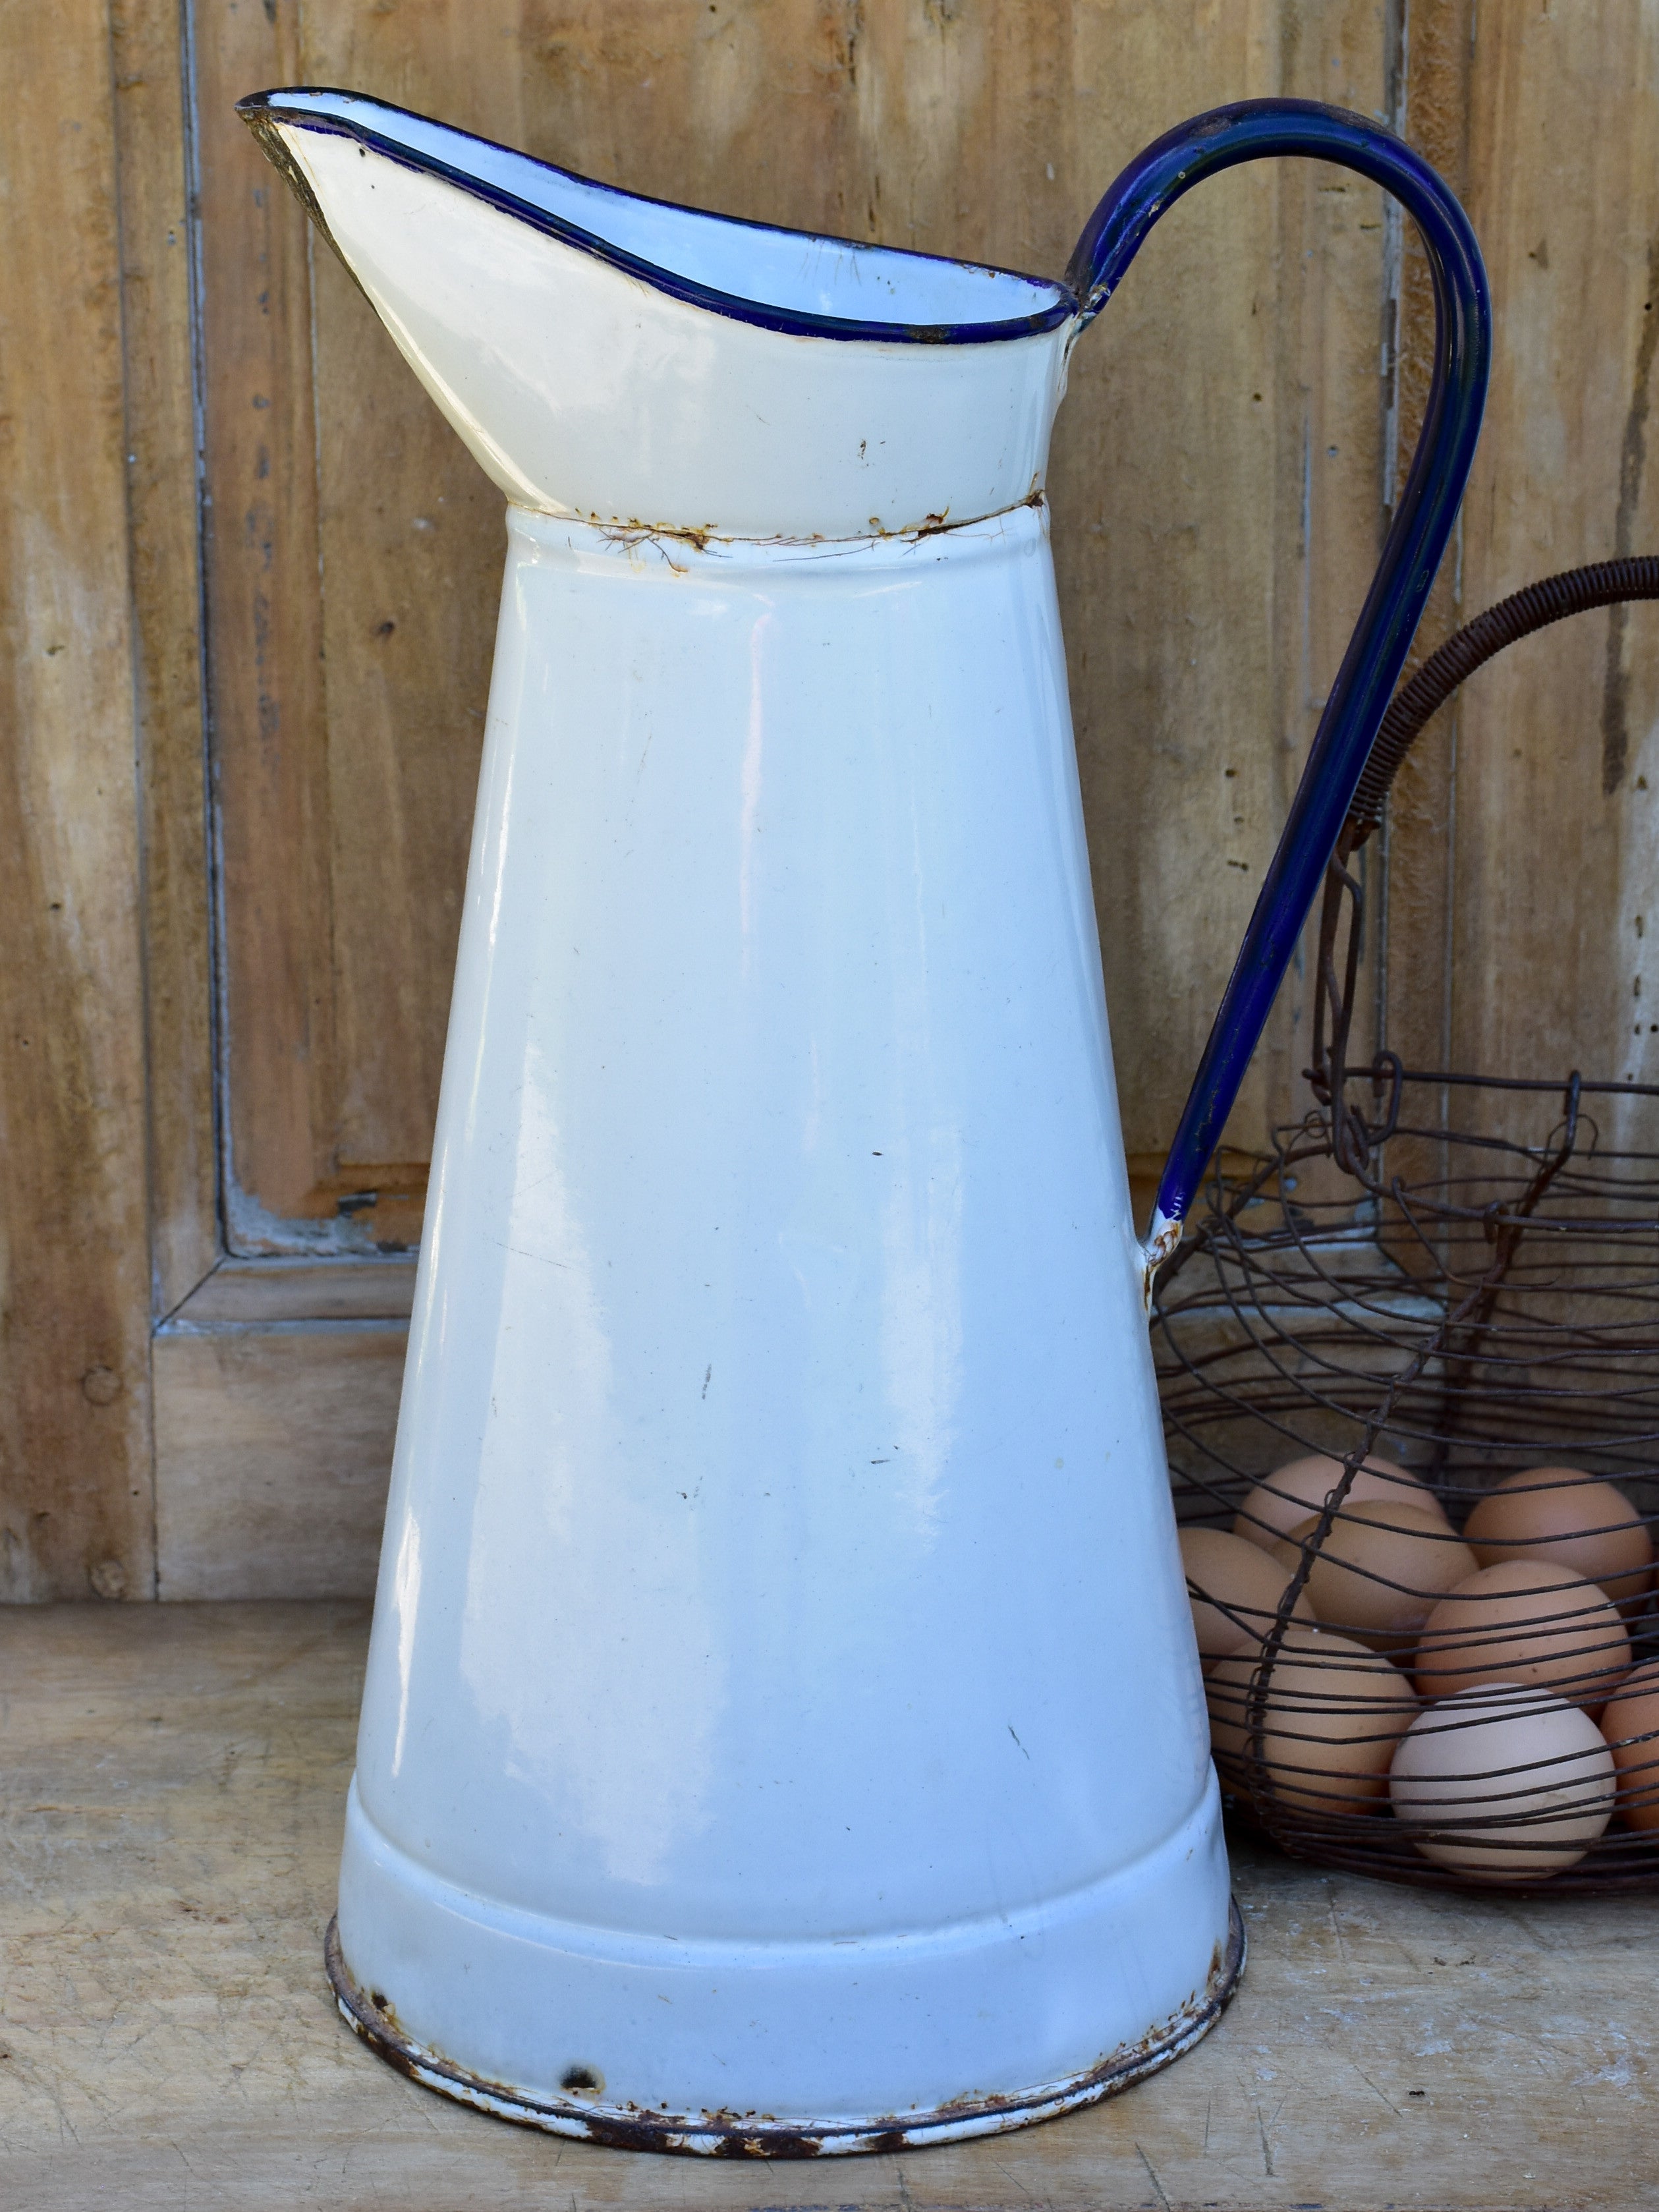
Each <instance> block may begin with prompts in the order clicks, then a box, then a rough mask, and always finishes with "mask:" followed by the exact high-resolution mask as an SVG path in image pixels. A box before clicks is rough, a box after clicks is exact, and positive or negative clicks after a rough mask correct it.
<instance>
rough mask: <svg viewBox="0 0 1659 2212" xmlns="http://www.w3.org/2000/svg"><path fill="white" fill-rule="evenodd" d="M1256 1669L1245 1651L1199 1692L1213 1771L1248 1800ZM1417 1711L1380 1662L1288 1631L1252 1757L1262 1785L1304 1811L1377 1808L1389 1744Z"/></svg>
mask: <svg viewBox="0 0 1659 2212" xmlns="http://www.w3.org/2000/svg"><path fill="white" fill-rule="evenodd" d="M1257 1664H1258V1662H1256V1661H1255V1659H1254V1658H1253V1657H1251V1656H1249V1654H1245V1653H1240V1654H1237V1655H1236V1656H1233V1657H1232V1658H1230V1659H1219V1660H1218V1661H1217V1662H1216V1663H1215V1666H1214V1667H1213V1668H1212V1669H1211V1673H1210V1678H1209V1680H1208V1681H1207V1683H1206V1685H1205V1696H1206V1700H1207V1702H1208V1704H1209V1708H1210V1742H1211V1745H1212V1747H1213V1749H1214V1752H1215V1755H1216V1765H1217V1766H1218V1768H1219V1769H1220V1771H1221V1773H1222V1776H1223V1778H1224V1779H1225V1780H1226V1781H1228V1782H1229V1783H1231V1784H1232V1785H1233V1786H1234V1787H1236V1788H1238V1789H1240V1790H1243V1791H1244V1792H1245V1793H1246V1794H1248V1795H1249V1796H1255V1795H1257V1794H1258V1793H1260V1792H1261V1790H1262V1788H1263V1786H1264V1778H1263V1777H1262V1774H1261V1768H1259V1767H1257V1766H1256V1765H1255V1762H1254V1761H1253V1760H1252V1759H1250V1756H1249V1732H1248V1728H1247V1721H1248V1718H1249V1708H1248V1702H1247V1701H1248V1699H1249V1692H1250V1683H1251V1680H1252V1677H1253V1676H1254V1674H1255V1672H1256V1670H1257ZM1416 1711H1417V1699H1415V1698H1414V1697H1413V1695H1412V1692H1411V1685H1410V1684H1409V1683H1408V1682H1407V1680H1406V1678H1405V1676H1404V1675H1403V1674H1401V1672H1400V1669H1399V1668H1397V1667H1391V1666H1390V1665H1389V1662H1388V1661H1387V1660H1386V1659H1379V1658H1378V1657H1377V1656H1376V1653H1375V1652H1371V1651H1367V1650H1365V1648H1364V1645H1363V1644H1355V1643H1353V1642H1352V1641H1351V1640H1350V1639H1349V1638H1347V1637H1346V1636H1328V1635H1327V1634H1326V1633H1325V1632H1323V1630H1322V1629H1300V1628H1299V1629H1297V1630H1294V1631H1293V1632H1291V1635H1290V1636H1289V1637H1287V1638H1286V1639H1285V1644H1284V1645H1283V1646H1282V1648H1281V1649H1280V1650H1279V1656H1278V1657H1277V1658H1276V1659H1275V1660H1274V1662H1273V1669H1272V1672H1271V1674H1269V1676H1268V1680H1267V1703H1266V1705H1265V1707H1264V1708H1263V1712H1262V1730H1261V1743H1260V1748H1259V1751H1258V1753H1257V1754H1256V1756H1257V1757H1258V1758H1259V1759H1260V1760H1261V1765H1262V1766H1265V1767H1266V1769H1267V1775H1266V1778H1265V1779H1266V1784H1267V1786H1269V1787H1270V1788H1271V1790H1272V1791H1273V1796H1275V1797H1277V1798H1279V1800H1280V1801H1282V1802H1285V1803H1288V1804H1291V1805H1293V1806H1295V1807H1296V1808H1297V1811H1298V1812H1302V1813H1328V1814H1335V1813H1344V1814H1346V1813H1364V1812H1370V1811H1375V1810H1376V1809H1378V1801H1379V1800H1380V1799H1381V1798H1382V1797H1383V1795H1384V1793H1385V1792H1386V1790H1387V1789H1388V1772H1389V1760H1390V1759H1392V1757H1393V1756H1394V1748H1395V1744H1396V1743H1397V1742H1398V1741H1399V1740H1400V1738H1401V1736H1402V1735H1404V1734H1405V1732H1406V1729H1407V1728H1408V1727H1409V1726H1410V1725H1411V1721H1412V1717H1413V1714H1414V1713H1415V1712H1416Z"/></svg>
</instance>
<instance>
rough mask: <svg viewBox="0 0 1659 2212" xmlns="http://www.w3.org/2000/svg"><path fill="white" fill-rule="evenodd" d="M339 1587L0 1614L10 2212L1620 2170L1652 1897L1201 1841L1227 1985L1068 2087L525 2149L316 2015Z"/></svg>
mask: <svg viewBox="0 0 1659 2212" xmlns="http://www.w3.org/2000/svg"><path fill="white" fill-rule="evenodd" d="M365 1626H366V1624H365V1620H364V1614H363V1611H362V1608H357V1607H341V1606H312V1607H293V1606H241V1607H232V1606H170V1607H154V1608H146V1609H143V1610H141V1609H139V1608H137V1607H128V1608H124V1609H115V1608H109V1609H106V1610H101V1611H100V1610H97V1609H94V1608H90V1607H62V1608H58V1609H52V1610H37V1611H33V1612H30V1613H23V1614H13V1615H11V1616H10V1617H9V1618H7V1617H4V1616H0V1673H3V1676H4V1679H5V1681H6V1685H7V1695H6V1698H5V1700H4V1703H3V1706H0V1768H3V1771H4V1774H5V1778H6V1779H5V1784H4V1791H3V1797H0V1832H3V1837H4V1852H3V1859H0V1865H3V1875H0V1881H3V1884H4V1897H5V1911H4V1914H3V1918H0V1990H3V1993H4V1994H3V1996H0V2027H3V2048H4V2050H5V2052H6V2057H5V2059H4V2061H3V2063H0V2197H3V2198H4V2200H5V2202H6V2203H8V2204H9V2205H15V2206H18V2207H19V2208H27V2212H104V2208H108V2212H179V2208H180V2207H184V2208H186V2212H292V2208H294V2207H295V2206H299V2205H309V2204H313V2203H314V2204H319V2205H320V2204H328V2205H331V2206H335V2207H337V2208H339V2212H356V2208H362V2212H368V2208H369V2207H372V2206H381V2205H388V2204H396V2205H397V2206H398V2207H399V2208H400V2209H401V2212H456V2208H457V2207H460V2206H465V2207H466V2208H467V2212H497V2208H500V2212H508V2208H511V2212H531V2208H532V2207H533V2208H537V2212H541V2208H544V2207H548V2206H558V2207H565V2208H573V2212H599V2208H601V2207H605V2208H611V2207H621V2206H627V2207H629V2208H632V2212H645V2208H648V2207H663V2208H674V2212H702V2208H708V2212H714V2208H717V2207H718V2208H721V2212H735V2208H740V2207H745V2206H749V2207H756V2208H760V2207H763V2206H793V2207H799V2208H802V2212H805V2208H807V2207H822V2206H824V2205H841V2206H846V2207H853V2206H856V2207H859V2208H865V2207H868V2208H870V2212H877V2208H880V2212H932V2208H934V2207H939V2208H941V2212H942V2209H943V2208H945V2207H950V2208H951V2212H968V2208H970V2207H971V2208H981V2212H990V2208H997V2212H1001V2209H1002V2208H1005V2207H1006V2208H1014V2207H1021V2208H1029V2207H1030V2206H1033V2205H1037V2206H1051V2207H1065V2208H1073V2207H1075V2208H1078V2212H1083V2208H1085V2207H1087V2208H1095V2207H1101V2208H1112V2207H1129V2206H1136V2207H1147V2208H1150V2212H1174V2208H1176V2207H1178V2206H1180V2207H1198V2206H1208V2207H1211V2208H1214V2212H1256V2209H1257V2208H1260V2212H1268V2208H1273V2212H1290V2208H1300V2212H1306V2208H1308V2207H1310V2206H1313V2205H1317V2206H1319V2207H1321V2208H1322V2212H1376V2208H1378V2207H1380V2206H1383V2205H1394V2206H1399V2207H1420V2208H1426V2207H1438V2208H1441V2212H1474V2208H1480V2209H1481V2212H1500V2208H1501V2212H1523V2208H1526V2209H1527V2212H1530V2208H1541V2207H1545V2206H1551V2205H1553V2206H1560V2205H1571V2206H1573V2207H1575V2208H1578V2212H1601V2208H1609V2212H1611V2208H1617V2212H1626V2208H1628V2207H1630V2206H1632V2205H1644V2204H1649V2203H1651V2202H1652V2198H1653V2185H1652V2174H1653V2171H1654V2166H1655V2162H1656V2159H1659V2085H1656V2080H1655V2075H1654V2069H1653V2064H1652V2058H1651V2051H1650V2035H1649V2034H1648V2032H1647V2025H1646V2024H1647V2021H1648V2019H1649V2015H1650V2010H1651V2001H1650V1984H1651V1978H1652V1977H1651V1967H1650V1959H1651V1953H1652V1946H1653V1944H1654V1942H1656V1940H1659V1900H1656V1899H1653V1898H1629V1899H1609V1900H1607V1901H1605V1902H1598V1901H1593V1900H1581V1899H1553V1900H1538V1899H1534V1900H1520V1901H1517V1900H1514V1899H1499V1898H1492V1899H1481V1898H1479V1897H1474V1898H1466V1897H1439V1896H1436V1895H1434V1894H1433V1893H1423V1892H1417V1891H1409V1890H1400V1889H1392V1888H1389V1887H1387V1886H1385V1885H1384V1884H1382V1883H1380V1882H1374V1881H1363V1880H1359V1879H1358V1878H1354V1877H1347V1876H1343V1875H1328V1874H1323V1873H1320V1872H1316V1871H1314V1870H1311V1869H1304V1868H1297V1867H1296V1866H1294V1865H1292V1864H1291V1863H1288V1862H1286V1861H1285V1860H1282V1859H1279V1858H1278V1857H1274V1856H1271V1855H1269V1854H1268V1853H1267V1852H1266V1851H1265V1850H1262V1849H1261V1848H1260V1847H1258V1846H1255V1845H1253V1844H1249V1843H1244V1842H1240V1841H1237V1840H1236V1841H1235V1844H1234V1847H1233V1876H1234V1884H1235V1887H1236V1889H1237V1894H1238V1897H1239V1900H1240V1903H1241V1905H1242V1906H1243V1912H1244V1917H1245V1920H1246V1923H1247V1925H1248V1927H1249V1938H1250V1960H1249V1969H1248V1971H1247V1972H1246V1975H1245V1978H1244V1982H1243V1988H1242V1990H1241V1992H1240V1995H1239V1996H1238V1997H1237V1999H1236V2001H1235V2002H1234V2004H1233V2006H1232V2008H1231V2010H1230V2011H1229V2012H1228V2013H1227V2014H1226V2015H1225V2017H1224V2018H1223V2020H1222V2021H1221V2023H1220V2025H1219V2026H1218V2027H1217V2028H1216V2029H1215V2030H1214V2031H1213V2032H1212V2034H1211V2035H1210V2036H1209V2038H1208V2039H1206V2041H1205V2042H1204V2043H1202V2044H1200V2045H1199V2046H1198V2047H1197V2049H1196V2050H1194V2051H1191V2052H1190V2053H1189V2054H1188V2056H1187V2057H1184V2058H1182V2059H1181V2060H1180V2061H1178V2062H1177V2063H1176V2065H1174V2066H1173V2067H1171V2068H1170V2069H1169V2070H1168V2071H1167V2072H1165V2073H1164V2074H1161V2075H1157V2076H1156V2077H1154V2079H1152V2081H1147V2082H1145V2083H1143V2084H1142V2085H1141V2086H1140V2087H1138V2088H1136V2089H1133V2090H1131V2091H1130V2092H1129V2093H1127V2095H1125V2096H1122V2097H1120V2098H1118V2099H1116V2100H1114V2101H1113V2102H1111V2103H1109V2104H1107V2105H1103V2106H1097V2108H1096V2109H1095V2110H1094V2111H1092V2112H1082V2113H1079V2114H1076V2115H1074V2116H1073V2117H1072V2118H1067V2119H1063V2120H1059V2121H1054V2122H1051V2123H1050V2124H1048V2125H1047V2126H1044V2127H1040V2128H1032V2129H1029V2130H1024V2132H1022V2133H1019V2134H1016V2135H1009V2136H996V2137H994V2138H991V2139H990V2140H987V2141H986V2142H979V2143H970V2144H963V2145H961V2146H958V2147H956V2148H940V2149H938V2150H931V2151H920V2152H913V2153H910V2154H907V2155H905V2156H902V2157H901V2158H897V2159H895V2158H891V2157H889V2158H851V2159H844V2160H837V2161H836V2164H835V2166H834V2168H833V2170H827V2169H826V2168H825V2167H824V2166H823V2165H822V2163H818V2164H814V2163H811V2162H802V2163H799V2164H797V2163H792V2162H789V2161H781V2162H770V2163H758V2162H757V2163H755V2164H753V2165H750V2164H747V2163H742V2162H739V2163H732V2162H731V2161H726V2160H721V2161H718V2162H716V2161H713V2160H688V2159H672V2158H650V2157H638V2156H635V2155H631V2154H628V2153H626V2152H617V2151H605V2150H596V2149H593V2148H590V2147H589V2146H586V2145H582V2144H575V2143H560V2142H556V2141H554V2140H553V2139H551V2138H550V2137H547V2136H538V2135H535V2134H532V2133H531V2132H529V2131H528V2130H523V2129H520V2128H513V2127H508V2126H507V2125H505V2124H502V2123H501V2122H499V2121H495V2120H490V2119H486V2118H483V2117H482V2116H481V2115H479V2114H477V2113H473V2112H467V2111H466V2110H465V2109H464V2108H463V2107H461V2106H457V2105H453V2104H450V2103H449V2102H447V2100H443V2099H441V2098H438V2097H435V2096H434V2095H433V2094H431V2093H429V2092H428V2091H426V2090H423V2089H419V2088H416V2087H414V2086H413V2085H412V2084H411V2083H410V2082H408V2081H404V2080H403V2079H402V2077H401V2076H400V2075H396V2074H394V2073H392V2070H391V2069H389V2068H388V2067H386V2066H385V2065H384V2064H382V2063H380V2061H379V2060H377V2059H376V2058H374V2057H372V2056H371V2055H370V2053H369V2052H368V2051H365V2050H364V2049H363V2047H362V2045H360V2044H358V2043H357V2042H356V2040H355V2039H353V2038H352V2036H351V2035H350V2034H349V2033H348V2032H347V2030H346V2029H345V2028H344V2027H343V2025H342V2024H341V2022H340V2021H339V2019H338V2017H337V2015H336V2014H335V2012H334V2009H333V2006H332V2003H331V1996H330V1992H329V1990H328V1987H327V1984H326V1983H325V1980H324V1978H323V1973H322V1965H321V1948H322V1935H323V1929H324V1927H325V1924H326V1922H327V1919H328V1916H329V1914H330V1912H331V1911H332V1909H333V1904H334V1896H335V1881H336V1875H337V1867H338V1861H339V1847H340V1822H341V1816H342V1811H343V1798H344V1793H345V1786H346V1780H347V1777H348V1775H349V1771H350V1766H351V1759H352V1747H353V1738H354V1735H355V1730H356V1705H357V1694H358V1688H359V1684H360V1681H361V1679H362V1661H363V1647H364V1630H365Z"/></svg>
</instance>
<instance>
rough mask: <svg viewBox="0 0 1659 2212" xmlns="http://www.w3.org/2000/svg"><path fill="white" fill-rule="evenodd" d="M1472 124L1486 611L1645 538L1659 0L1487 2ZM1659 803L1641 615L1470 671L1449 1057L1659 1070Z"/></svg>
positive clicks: (1655, 705) (1638, 546) (1651, 529)
mask: <svg viewBox="0 0 1659 2212" xmlns="http://www.w3.org/2000/svg"><path fill="white" fill-rule="evenodd" d="M1470 138H1471V158H1470V174H1471V187H1472V188H1471V211H1472V213H1473V215H1474V220H1475V224H1476V228H1477V230H1478V231H1479V234H1480V240H1481V244H1482V247H1483V249H1484V251H1485V253H1486V262H1487V267H1488V269H1489V270H1490V272H1491V276H1492V294H1493V301H1494V307H1495V313H1496V322H1497V349H1496V362H1495V369H1494V374H1493V380H1492V404H1491V407H1490V410H1489V413H1488V417H1487V427H1486V434H1485V436H1484V438H1483V440H1482V443H1481V450H1480V456H1479V459H1478V460H1477V464H1476V471H1475V477H1474V482H1473V483H1472V487H1471V491H1470V496H1469V500H1468V511H1467V520H1466V525H1465V538H1464V579H1465V580H1464V593H1465V599H1466V603H1467V605H1468V608H1469V610H1470V611H1476V610H1478V609H1480V608H1481V607H1483V606H1486V605H1490V604H1491V602H1492V600H1494V599H1498V598H1501V597H1502V596H1503V595H1504V593H1505V592H1511V591H1514V590H1516V588H1517V587H1518V586H1521V585H1522V584H1525V583H1528V582H1530V581H1531V580H1533V579H1534V577H1537V576H1540V575H1542V574H1547V573H1549V572H1550V571H1552V570H1554V569H1559V568H1569V567H1571V566H1573V565H1575V564H1577V563H1578V562H1585V561H1592V560H1598V559H1604V558H1606V557H1607V556H1610V555H1613V554H1614V553H1616V552H1620V551H1626V550H1629V551H1652V550H1655V549H1656V548H1659V469H1656V467H1655V465H1653V463H1652V461H1651V459H1650V449H1651V447H1652V443H1653V435H1654V434H1653V431H1652V428H1651V424H1652V419H1653V418H1652V414H1651V409H1652V403H1653V398H1654V381H1655V369H1654V362H1655V354H1656V350H1659V167H1656V165H1655V162H1654V160H1653V148H1654V145H1655V143H1656V142H1659V6H1656V5H1654V4H1653V0H1576V4H1574V5H1573V6H1571V7H1564V6H1562V5H1560V4H1559V0H1558V4H1556V5H1554V6H1552V7H1546V8H1528V9H1506V10H1501V11H1498V12H1497V14H1496V15H1495V17H1494V15H1492V11H1488V10H1484V9H1483V10H1482V11H1481V15H1480V26H1479V35H1478V38H1477V40H1476V43H1475V46H1474V62H1473V69H1472V75H1471V118H1470ZM1428 742H1431V740H1429V739H1425V743H1428ZM1656 809H1659V613H1656V611H1655V610H1653V609H1652V608H1650V607H1645V606H1639V607H1636V608H1633V609H1632V610H1630V611H1629V614H1628V617H1627V618H1626V617H1625V616H1624V615H1622V614H1621V613H1620V612H1619V611H1613V613H1611V614H1601V615H1592V616H1584V617H1579V618H1578V619H1577V620H1576V621H1574V622H1572V623H1565V624H1563V625H1561V626H1560V627H1559V628H1557V629H1551V630H1549V631H1547V632H1546V633H1544V634H1543V635H1541V636H1539V637H1537V638H1534V639H1531V640H1528V641H1526V642H1525V643H1523V644H1522V645H1519V646H1516V647H1513V648H1512V649H1511V650H1510V651H1509V652H1508V653H1504V654H1503V655H1502V656H1500V658H1499V659H1498V660H1496V661H1494V662H1492V664H1490V665H1488V667H1487V668H1486V669H1485V670H1484V671H1482V672H1481V673H1480V675H1479V676H1477V677H1476V678H1474V680H1473V681H1472V682H1471V683H1470V684H1468V687H1467V688H1466V690H1465V691H1464V693H1463V695H1462V712H1461V717H1460V726H1459V731H1458V745H1457V763H1456V794H1455V838H1456V854H1455V886H1456V897H1455V914H1454V917H1453V928H1452V939H1451V945H1452V963H1453V964H1452V1006H1451V1056H1452V1060H1453V1064H1454V1065H1455V1066H1459V1067H1462V1068H1466V1069H1470V1070H1474V1071H1477V1072H1480V1073H1492V1074H1509V1075H1538V1074H1555V1073H1559V1074H1560V1075H1561V1076H1562V1077H1563V1078H1565V1074H1566V1073H1567V1072H1568V1071H1569V1070H1570V1069H1571V1068H1573V1067H1575V1066H1577V1067H1582V1068H1583V1070H1584V1071H1585V1072H1586V1073H1596V1074H1603V1075H1609V1076H1613V1077H1615V1078H1619V1077H1627V1078H1632V1079H1638V1080H1643V1081H1647V1082H1652V1081H1654V1080H1655V1079H1656V1077H1659V1005H1656V1004H1655V1000H1656V999H1659V966H1656V963H1655V962H1654V961H1653V959H1652V958H1651V957H1650V953H1649V950H1648V945H1649V940H1650V938H1651V936H1652V935H1653V933H1654V932H1655V930H1656V927H1659V813H1656ZM1644 1111H1645V1109H1638V1116H1639V1115H1640V1114H1641V1113H1643V1112H1644ZM1598 1119H1599V1120H1600V1121H1601V1125H1602V1127H1603V1130H1604V1132H1605V1133H1606V1134H1607V1136H1608V1138H1609V1139H1612V1138H1613V1137H1614V1136H1615V1135H1616V1134H1618V1133H1619V1132H1620V1129H1621V1127H1623V1126H1624V1120H1623V1115H1622V1113H1621V1109H1619V1108H1617V1107H1616V1106H1611V1105H1610V1106H1608V1107H1607V1108H1606V1109H1598ZM1635 1126H1636V1125H1635V1124H1632V1131H1633V1129H1634V1127H1635Z"/></svg>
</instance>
